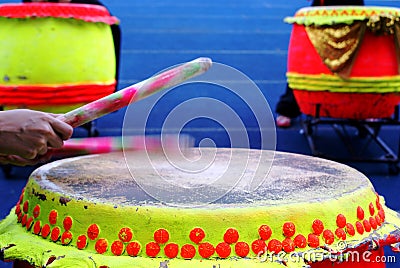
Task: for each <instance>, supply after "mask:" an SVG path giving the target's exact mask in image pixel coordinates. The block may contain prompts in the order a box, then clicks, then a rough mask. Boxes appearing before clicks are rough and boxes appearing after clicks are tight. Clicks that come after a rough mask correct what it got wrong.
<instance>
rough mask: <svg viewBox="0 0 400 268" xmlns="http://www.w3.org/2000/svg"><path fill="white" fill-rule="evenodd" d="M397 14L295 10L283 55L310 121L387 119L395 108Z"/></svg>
mask: <svg viewBox="0 0 400 268" xmlns="http://www.w3.org/2000/svg"><path fill="white" fill-rule="evenodd" d="M399 12H400V9H397V8H388V7H365V6H335V7H332V6H330V7H309V8H303V9H300V10H299V11H298V12H297V13H296V14H295V16H294V17H291V18H286V22H289V23H293V29H292V34H291V39H290V44H289V51H288V72H287V77H288V82H289V86H290V87H291V88H293V90H294V95H295V97H296V100H297V102H298V104H299V107H300V110H301V111H302V112H303V113H304V114H307V115H311V116H325V117H333V118H346V119H368V118H388V117H391V116H392V115H393V113H394V111H395V106H396V105H397V104H398V103H399V102H400V94H399V91H400V76H399V60H398V58H399V56H398V55H399V51H398V44H399V39H398V36H400V34H399V29H400V26H399V22H398V18H399Z"/></svg>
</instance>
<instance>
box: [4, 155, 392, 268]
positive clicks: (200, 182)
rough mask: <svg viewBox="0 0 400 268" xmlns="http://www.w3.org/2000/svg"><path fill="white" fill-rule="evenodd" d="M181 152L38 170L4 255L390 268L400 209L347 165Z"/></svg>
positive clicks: (81, 262)
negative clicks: (386, 258) (387, 250)
mask: <svg viewBox="0 0 400 268" xmlns="http://www.w3.org/2000/svg"><path fill="white" fill-rule="evenodd" d="M183 154H184V156H185V157H183V158H182V157H180V155H179V154H178V155H169V156H168V157H166V154H164V153H161V152H155V153H149V152H145V151H136V152H126V153H125V154H123V153H109V154H101V155H90V156H84V157H76V158H69V159H63V160H59V161H55V162H53V163H50V164H47V165H44V166H42V167H40V168H38V169H37V170H35V171H34V172H33V173H32V174H31V176H30V178H29V181H28V182H27V185H26V187H25V189H24V191H23V192H22V194H21V196H20V198H19V200H18V201H17V204H16V206H15V208H14V209H13V210H12V211H11V213H10V214H9V216H8V217H7V218H6V219H4V220H3V221H2V222H1V223H0V250H1V255H0V256H1V258H2V259H3V260H8V261H16V264H18V265H19V264H21V263H23V264H29V265H31V266H33V267H43V266H48V265H49V266H50V267H51V266H54V267H139V268H141V267H143V268H145V267H146V268H149V267H155V268H158V267H176V268H184V267H188V266H190V267H194V268H197V267H199V268H210V267H221V268H228V267H229V268H232V267H233V268H243V267H249V268H258V267H276V268H278V267H302V266H305V265H306V264H309V265H311V267H314V268H320V267H332V265H333V264H335V267H336V265H337V267H341V268H342V267H346V268H347V267H367V268H371V267H374V268H375V267H384V263H377V262H375V260H376V258H377V257H381V256H382V255H383V251H382V247H383V246H385V245H390V244H395V243H397V242H398V241H399V240H400V236H399V232H400V230H399V229H398V227H397V226H399V223H400V219H399V217H398V215H397V214H396V213H395V212H394V211H392V210H390V209H389V208H388V207H386V206H385V203H384V199H383V197H381V196H379V195H377V193H376V192H375V190H374V188H373V187H372V185H371V183H370V181H369V180H368V179H367V178H366V177H365V176H364V175H363V174H361V173H360V172H358V171H356V170H354V169H352V168H350V167H348V166H345V165H342V164H338V163H335V162H332V161H328V160H324V159H319V158H315V157H310V156H303V155H297V154H290V153H283V152H272V151H263V150H248V149H222V148H201V149H199V148H193V149H188V150H187V151H184V152H183ZM271 161H273V162H272V167H271V166H270V165H269V163H270V162H271ZM270 167H271V168H270ZM254 182H256V184H255V185H253V184H254ZM205 190H206V191H205ZM204 196H208V197H210V199H209V200H208V201H209V202H205V200H204V199H203V197H204ZM200 200H201V202H199V201H200ZM365 252H367V253H368V254H364V253H365ZM373 258H375V259H373ZM282 265H284V266H282Z"/></svg>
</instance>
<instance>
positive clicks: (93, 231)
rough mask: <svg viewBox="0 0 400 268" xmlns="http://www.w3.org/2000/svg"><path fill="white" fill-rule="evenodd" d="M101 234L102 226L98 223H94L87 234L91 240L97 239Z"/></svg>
mask: <svg viewBox="0 0 400 268" xmlns="http://www.w3.org/2000/svg"><path fill="white" fill-rule="evenodd" d="M99 234H100V228H99V226H98V225H97V224H95V223H93V224H91V225H90V226H89V228H88V230H87V236H88V237H89V239H90V240H95V239H96V238H97V237H98V236H99Z"/></svg>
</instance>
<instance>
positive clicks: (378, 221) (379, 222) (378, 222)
mask: <svg viewBox="0 0 400 268" xmlns="http://www.w3.org/2000/svg"><path fill="white" fill-rule="evenodd" d="M375 221H376V224H378V226H381V225H382V220H381V217H379V215H375Z"/></svg>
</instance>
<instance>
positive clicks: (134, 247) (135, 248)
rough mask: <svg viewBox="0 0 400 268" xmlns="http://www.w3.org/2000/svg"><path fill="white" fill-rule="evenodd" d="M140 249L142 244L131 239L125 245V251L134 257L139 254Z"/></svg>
mask: <svg viewBox="0 0 400 268" xmlns="http://www.w3.org/2000/svg"><path fill="white" fill-rule="evenodd" d="M141 249H142V246H141V245H140V243H139V242H136V241H133V242H131V243H129V244H128V245H127V246H126V253H128V255H129V256H132V257H136V256H137V255H139V253H140V250H141Z"/></svg>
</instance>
